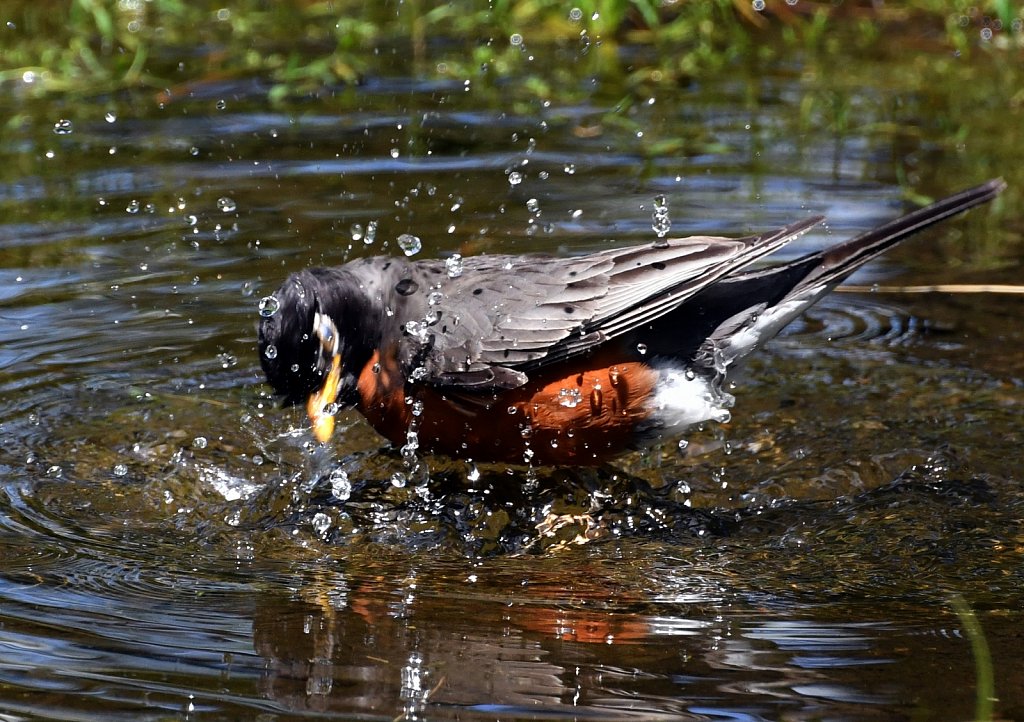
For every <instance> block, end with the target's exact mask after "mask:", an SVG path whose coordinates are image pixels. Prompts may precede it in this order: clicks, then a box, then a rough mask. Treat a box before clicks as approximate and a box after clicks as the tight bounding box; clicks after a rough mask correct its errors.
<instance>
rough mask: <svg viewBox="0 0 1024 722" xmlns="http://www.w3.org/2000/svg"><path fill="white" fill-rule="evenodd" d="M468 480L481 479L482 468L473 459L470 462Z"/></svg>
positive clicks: (467, 473)
mask: <svg viewBox="0 0 1024 722" xmlns="http://www.w3.org/2000/svg"><path fill="white" fill-rule="evenodd" d="M466 480H467V481H480V469H478V468H477V465H476V464H474V463H473V462H472V461H471V462H469V471H467V472H466Z"/></svg>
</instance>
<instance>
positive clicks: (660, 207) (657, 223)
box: [651, 195, 672, 248]
mask: <svg viewBox="0 0 1024 722" xmlns="http://www.w3.org/2000/svg"><path fill="white" fill-rule="evenodd" d="M651 215H652V220H651V228H653V229H654V232H655V233H656V234H657V236H658V238H664V237H665V236H667V235H668V232H669V231H670V230H671V229H672V219H670V218H669V217H668V202H667V201H666V199H665V196H663V195H658V196H655V198H654V212H653V213H652V214H651ZM655 245H656V246H658V247H659V248H660V247H661V246H660V245H659V244H657V243H655Z"/></svg>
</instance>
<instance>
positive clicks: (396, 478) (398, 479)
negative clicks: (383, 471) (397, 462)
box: [391, 471, 406, 489]
mask: <svg viewBox="0 0 1024 722" xmlns="http://www.w3.org/2000/svg"><path fill="white" fill-rule="evenodd" d="M405 482H406V478H405V474H403V473H402V472H400V471H396V472H395V473H394V474H392V475H391V486H393V487H395V488H396V489H401V488H402V487H404V486H405Z"/></svg>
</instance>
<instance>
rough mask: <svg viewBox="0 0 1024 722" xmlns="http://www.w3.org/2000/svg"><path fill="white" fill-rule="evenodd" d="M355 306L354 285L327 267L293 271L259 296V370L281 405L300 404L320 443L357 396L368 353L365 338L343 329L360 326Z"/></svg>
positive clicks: (357, 305) (348, 329)
mask: <svg viewBox="0 0 1024 722" xmlns="http://www.w3.org/2000/svg"><path fill="white" fill-rule="evenodd" d="M359 306H360V304H359V301H358V287H357V286H356V284H355V283H353V282H351V280H350V279H349V277H348V276H345V275H342V274H339V273H337V272H336V271H335V270H333V269H310V270H307V271H300V272H299V273H294V274H292V275H291V276H289V277H288V279H287V280H286V281H285V282H284V284H283V285H282V286H281V288H279V289H278V290H277V291H276V292H275V293H274V295H272V296H267V297H266V298H264V299H263V300H262V301H260V310H259V313H260V320H259V330H258V339H259V354H260V363H261V365H262V366H263V372H264V373H265V374H266V375H267V381H268V382H269V383H270V385H271V386H272V387H273V389H274V392H275V393H276V394H277V395H278V396H280V397H281V398H282V403H283V405H284V406H294V405H297V404H305V406H306V411H307V413H308V414H309V419H310V421H311V422H312V424H313V433H314V435H315V436H316V438H317V439H318V440H319V441H322V442H323V441H327V440H328V439H329V438H330V436H331V433H332V432H333V431H334V414H335V413H336V412H337V411H338V410H339V409H340V408H343V407H346V406H351V405H353V404H354V403H355V402H356V400H357V398H358V392H357V389H356V381H357V378H358V374H359V369H361V368H362V364H363V363H365V357H366V356H367V355H368V353H367V352H366V350H365V348H363V347H365V345H366V343H365V339H362V338H360V335H359V334H353V333H351V332H350V333H346V331H351V329H352V328H353V327H357V326H359V325H361V320H362V319H361V317H362V312H361V310H360V308H359ZM339 329H341V330H340V331H339ZM360 342H362V343H360Z"/></svg>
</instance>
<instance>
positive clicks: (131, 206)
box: [125, 198, 142, 215]
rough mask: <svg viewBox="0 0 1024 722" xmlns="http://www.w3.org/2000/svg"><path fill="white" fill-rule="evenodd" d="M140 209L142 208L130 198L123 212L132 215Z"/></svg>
mask: <svg viewBox="0 0 1024 722" xmlns="http://www.w3.org/2000/svg"><path fill="white" fill-rule="evenodd" d="M141 208H142V204H141V203H139V202H138V201H137V200H135V199H134V198H132V199H131V200H130V201H128V205H127V206H125V211H127V212H128V213H131V214H133V215H134V214H136V213H138V212H139V210H140V209H141Z"/></svg>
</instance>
